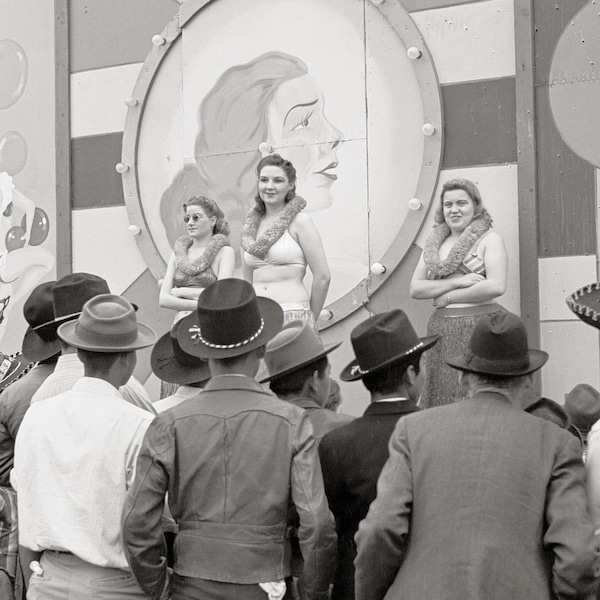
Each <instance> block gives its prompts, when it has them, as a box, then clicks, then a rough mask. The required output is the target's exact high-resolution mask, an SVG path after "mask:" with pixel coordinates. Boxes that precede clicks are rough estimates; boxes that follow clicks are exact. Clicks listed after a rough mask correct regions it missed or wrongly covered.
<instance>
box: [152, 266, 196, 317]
mask: <svg viewBox="0 0 600 600" xmlns="http://www.w3.org/2000/svg"><path fill="white" fill-rule="evenodd" d="M174 275H175V255H174V254H171V257H170V258H169V262H168V264H167V272H166V273H165V277H164V279H163V282H162V285H161V286H160V292H159V294H158V304H159V305H160V306H162V307H163V308H170V309H172V310H196V307H197V297H196V300H191V299H187V298H178V297H176V296H174V295H173V294H171V290H172V289H173V276H174ZM180 289H181V288H178V290H180Z"/></svg>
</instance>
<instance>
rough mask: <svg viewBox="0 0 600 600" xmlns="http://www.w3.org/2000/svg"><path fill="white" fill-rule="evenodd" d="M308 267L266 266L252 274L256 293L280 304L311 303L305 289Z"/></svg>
mask: <svg viewBox="0 0 600 600" xmlns="http://www.w3.org/2000/svg"><path fill="white" fill-rule="evenodd" d="M305 273H306V267H304V266H301V265H265V266H263V267H259V268H258V269H255V270H254V272H253V274H252V279H253V284H254V291H255V292H256V295H257V296H265V297H266V298H270V299H271V300H275V302H278V303H279V304H284V303H290V302H309V301H310V294H309V293H308V290H307V289H306V288H305V287H304V283H303V281H304V275H305Z"/></svg>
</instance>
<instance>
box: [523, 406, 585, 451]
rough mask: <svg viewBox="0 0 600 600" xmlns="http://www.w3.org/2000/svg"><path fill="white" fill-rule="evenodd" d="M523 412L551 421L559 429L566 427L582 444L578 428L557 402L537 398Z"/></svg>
mask: <svg viewBox="0 0 600 600" xmlns="http://www.w3.org/2000/svg"><path fill="white" fill-rule="evenodd" d="M525 412H528V413H529V414H532V415H534V416H536V417H540V419H545V420H546V421H551V422H552V423H554V424H555V425H558V426H559V427H560V428H561V429H566V430H567V431H568V432H570V433H572V434H573V435H574V436H575V437H576V438H577V439H578V440H579V441H580V443H582V444H583V440H582V437H581V434H580V433H579V430H578V429H577V427H575V426H574V425H573V424H572V423H571V419H570V417H569V414H568V413H567V411H566V410H565V409H564V408H563V407H562V406H561V405H560V404H559V403H558V402H555V401H554V400H551V399H550V398H539V399H538V400H536V401H535V402H532V403H531V404H530V405H529V406H528V407H527V408H526V409H525Z"/></svg>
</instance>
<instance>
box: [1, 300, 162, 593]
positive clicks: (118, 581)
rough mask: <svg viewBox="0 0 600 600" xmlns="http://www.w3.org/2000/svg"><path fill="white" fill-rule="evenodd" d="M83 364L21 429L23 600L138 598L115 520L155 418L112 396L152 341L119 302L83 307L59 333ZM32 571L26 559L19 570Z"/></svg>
mask: <svg viewBox="0 0 600 600" xmlns="http://www.w3.org/2000/svg"><path fill="white" fill-rule="evenodd" d="M58 335H59V337H60V338H61V339H62V340H64V341H65V342H66V343H68V344H69V345H70V346H74V347H75V348H77V352H78V355H79V358H80V359H81V361H82V362H83V365H84V377H82V378H81V379H80V380H79V381H78V382H77V383H76V384H75V385H74V386H73V388H72V389H71V390H69V391H67V392H64V393H62V394H60V395H58V396H56V397H54V398H53V399H52V401H51V402H46V401H44V402H38V403H37V404H34V405H32V406H31V407H30V408H29V410H28V411H27V413H26V414H25V418H24V419H23V422H22V424H21V429H20V431H19V435H18V437H17V443H16V447H15V466H14V469H13V471H12V474H11V481H12V482H13V485H14V487H15V488H16V489H17V493H18V497H19V503H18V513H19V543H20V544H21V546H22V547H23V556H27V558H28V559H34V558H35V559H37V558H38V557H40V558H39V562H40V567H39V569H38V572H37V573H35V574H34V575H33V576H32V577H31V579H30V580H29V579H28V578H27V577H26V582H27V581H29V589H28V594H27V597H28V598H29V599H30V600H37V599H41V598H95V599H96V598H107V599H109V598H110V599H111V600H113V599H114V600H118V599H120V598H123V599H124V598H128V599H130V598H140V599H141V598H145V595H144V594H143V592H142V591H141V589H139V587H138V585H137V582H136V581H135V579H134V578H133V576H132V575H131V573H129V572H128V571H127V568H128V567H127V560H126V558H125V553H124V549H123V544H122V541H121V532H120V517H121V512H122V509H123V505H124V502H125V494H126V490H127V487H128V486H129V485H130V484H131V481H132V479H133V473H134V469H135V460H136V458H137V452H138V450H139V446H140V444H141V442H142V438H143V436H144V433H145V431H146V428H147V427H148V425H149V423H150V421H151V420H152V418H153V417H152V415H151V414H150V413H149V412H148V411H145V410H142V409H141V408H139V407H137V406H132V405H131V404H129V403H127V402H124V401H123V399H122V397H121V396H120V394H119V391H118V390H119V387H120V386H122V385H123V384H124V383H125V382H126V381H127V380H128V379H129V378H130V377H131V373H132V372H133V369H134V367H135V364H136V350H139V349H141V348H145V347H147V346H150V345H152V344H153V343H154V341H155V339H156V336H155V335H154V332H153V331H152V330H151V329H150V328H149V327H147V326H145V325H143V324H141V323H138V322H137V318H136V315H135V310H134V308H133V306H132V305H131V304H130V303H129V302H128V301H127V300H126V299H125V298H123V297H121V296H115V295H112V294H101V295H99V296H95V297H94V298H92V299H91V300H89V301H88V302H87V303H86V304H85V305H84V306H83V309H82V311H81V315H80V316H79V318H78V319H77V320H76V321H68V322H66V323H63V324H62V325H61V326H60V327H59V328H58ZM25 564H27V565H29V564H30V563H29V560H28V561H27V562H26V563H25Z"/></svg>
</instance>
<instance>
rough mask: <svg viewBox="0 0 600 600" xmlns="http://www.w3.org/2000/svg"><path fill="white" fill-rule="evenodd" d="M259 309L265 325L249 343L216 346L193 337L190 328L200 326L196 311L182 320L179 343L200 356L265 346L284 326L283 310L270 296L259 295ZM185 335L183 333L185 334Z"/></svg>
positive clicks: (220, 355) (219, 355) (225, 354)
mask: <svg viewBox="0 0 600 600" xmlns="http://www.w3.org/2000/svg"><path fill="white" fill-rule="evenodd" d="M256 301H257V302H258V309H259V311H260V315H261V317H262V319H263V322H264V326H263V329H262V331H261V332H260V334H259V335H258V336H257V337H256V338H255V339H253V340H252V341H251V342H248V343H247V344H241V345H239V346H236V347H234V348H214V347H212V346H207V345H206V344H205V343H203V342H202V341H201V340H200V339H198V338H196V339H192V337H191V335H190V334H189V330H190V328H192V327H194V328H197V327H199V319H198V313H197V312H196V311H194V312H193V313H192V314H190V315H188V316H187V317H184V318H183V319H182V320H181V325H180V327H179V332H180V335H179V336H178V337H177V340H178V341H179V345H180V346H181V348H182V349H183V350H184V352H187V353H188V354H191V355H192V356H198V357H199V358H204V359H209V358H229V357H231V356H239V355H240V354H245V353H246V352H250V350H254V349H255V348H260V347H261V346H264V345H265V344H266V343H267V342H268V341H269V340H270V339H272V338H274V337H275V336H276V335H277V333H279V331H280V330H281V327H282V326H283V310H282V309H281V306H279V304H278V303H277V302H275V301H274V300H271V299H270V298H265V297H264V296H257V298H256ZM184 332H185V335H182V334H184Z"/></svg>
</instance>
